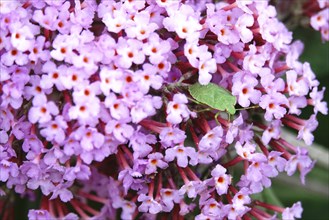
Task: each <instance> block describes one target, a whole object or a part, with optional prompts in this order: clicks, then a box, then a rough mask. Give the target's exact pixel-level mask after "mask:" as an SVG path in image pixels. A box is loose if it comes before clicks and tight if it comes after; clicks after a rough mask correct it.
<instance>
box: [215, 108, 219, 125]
mask: <svg viewBox="0 0 329 220" xmlns="http://www.w3.org/2000/svg"><path fill="white" fill-rule="evenodd" d="M219 113H220V111H218V112H217V113H216V115H215V121H216V124H217V125H220V123H219V121H218V119H217V118H218V115H219Z"/></svg>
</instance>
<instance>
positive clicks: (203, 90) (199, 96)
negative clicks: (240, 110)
mask: <svg viewBox="0 0 329 220" xmlns="http://www.w3.org/2000/svg"><path fill="white" fill-rule="evenodd" d="M188 90H189V92H190V94H191V96H192V97H193V98H194V99H195V100H197V101H198V102H201V103H202V104H206V105H208V106H210V107H212V108H214V109H217V110H221V111H227V112H229V113H230V114H232V115H233V114H235V112H236V109H235V107H234V106H235V104H236V97H235V96H233V95H232V94H231V93H230V92H229V91H227V90H226V89H224V88H222V87H220V86H218V85H216V84H214V83H209V84H208V85H205V86H204V85H201V84H199V83H196V84H193V85H191V86H189V88H188Z"/></svg>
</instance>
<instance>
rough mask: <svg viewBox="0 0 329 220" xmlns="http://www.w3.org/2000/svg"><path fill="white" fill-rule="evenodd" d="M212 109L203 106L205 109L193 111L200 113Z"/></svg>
mask: <svg viewBox="0 0 329 220" xmlns="http://www.w3.org/2000/svg"><path fill="white" fill-rule="evenodd" d="M211 110H213V109H212V108H205V109H201V110H198V111H194V112H196V113H200V112H206V111H211Z"/></svg>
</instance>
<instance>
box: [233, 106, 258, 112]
mask: <svg viewBox="0 0 329 220" xmlns="http://www.w3.org/2000/svg"><path fill="white" fill-rule="evenodd" d="M254 108H259V105H254V106H249V107H245V108H236V109H235V110H237V111H242V110H247V109H254Z"/></svg>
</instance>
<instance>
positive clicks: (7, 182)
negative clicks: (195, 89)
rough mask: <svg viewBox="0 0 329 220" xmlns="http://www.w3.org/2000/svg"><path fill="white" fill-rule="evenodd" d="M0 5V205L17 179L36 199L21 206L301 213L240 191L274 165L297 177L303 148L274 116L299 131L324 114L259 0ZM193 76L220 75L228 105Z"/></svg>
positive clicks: (206, 214) (170, 214)
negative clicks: (199, 94) (208, 96)
mask: <svg viewBox="0 0 329 220" xmlns="http://www.w3.org/2000/svg"><path fill="white" fill-rule="evenodd" d="M319 3H321V1H319ZM0 6H1V15H0V22H1V36H0V55H1V63H0V68H1V87H0V88H1V89H0V95H1V116H0V123H1V131H0V132H1V139H0V144H1V145H0V169H1V172H0V173H1V175H0V181H1V185H0V186H1V188H0V195H1V197H0V199H1V200H0V207H1V209H2V210H5V211H4V213H5V214H4V215H5V217H7V218H13V216H14V214H15V213H14V209H13V206H12V205H11V204H10V203H9V202H8V201H9V198H11V199H10V201H12V198H13V196H14V195H17V194H18V195H20V196H21V197H23V198H25V199H27V200H30V201H35V200H37V201H38V202H37V204H38V205H37V206H35V207H34V209H31V210H29V212H28V218H29V219H31V220H32V219H33V220H34V219H58V218H59V219H67V220H72V219H79V218H82V219H115V218H120V219H135V218H140V219H156V218H157V217H162V218H172V219H183V217H184V216H185V218H189V217H190V218H192V217H193V216H194V217H195V219H242V218H243V219H251V218H256V219H274V218H277V217H279V216H281V217H282V218H283V219H294V218H300V217H301V213H302V210H303V209H302V206H301V203H300V202H297V203H295V204H292V206H291V207H287V208H284V207H279V206H276V205H273V204H269V203H266V202H263V201H260V200H257V199H255V197H254V195H255V194H257V193H260V192H262V191H263V190H264V189H265V188H269V187H271V182H272V179H273V178H275V177H277V176H278V175H279V173H286V174H287V175H288V176H291V175H293V174H294V173H296V172H297V170H298V172H299V173H300V179H301V182H302V183H304V182H305V176H306V175H307V173H308V172H310V171H311V169H312V168H313V166H314V163H315V162H314V161H313V160H312V159H311V158H310V157H309V155H308V151H307V149H305V148H301V147H300V146H295V145H293V144H291V143H289V142H288V141H286V140H285V139H284V138H283V137H282V136H281V133H282V129H284V128H291V129H293V130H295V131H296V138H297V139H300V140H303V141H304V142H305V143H306V144H308V145H311V144H312V143H313V139H314V137H313V134H312V132H313V131H314V130H315V129H316V127H317V126H318V121H317V119H316V117H317V114H318V113H321V114H327V104H326V103H325V102H324V101H322V99H323V95H324V91H325V89H324V88H321V87H319V81H318V80H317V79H316V77H315V74H314V73H313V71H312V69H311V67H310V64H309V63H307V62H305V63H303V62H301V61H299V60H298V58H299V56H300V54H301V53H302V50H303V45H302V43H301V42H300V41H293V39H292V33H291V32H290V31H288V29H287V28H286V27H285V25H284V24H283V23H282V22H280V21H279V20H278V18H277V13H276V9H275V7H273V6H271V5H269V2H268V1H266V0H264V1H253V0H250V1H249V0H248V1H247V0H245V1H219V2H216V3H212V2H211V1H206V0H203V1H193V0H187V1H178V0H177V1H169V0H138V1H136V0H129V1H114V0H106V1H105V0H104V1H98V0H97V1H96V0H88V1H64V0H56V1H52V0H42V1H34V0H27V1H25V0H24V1H23V0H21V1H20V0H11V1H1V3H0ZM321 7H322V8H324V9H323V10H327V9H328V5H326V4H322V3H321ZM319 13H320V14H321V13H323V15H322V14H321V15H315V16H317V17H315V18H313V17H312V19H311V23H312V26H313V27H314V28H315V29H317V30H320V31H321V32H322V34H323V36H324V38H325V39H326V36H328V17H325V16H327V14H325V12H319ZM319 16H320V19H318V18H319ZM324 21H325V22H324ZM326 33H327V34H326ZM195 83H200V84H201V85H207V84H209V83H213V84H216V85H217V86H219V87H221V88H224V89H226V90H227V91H228V92H229V93H231V94H232V95H234V97H236V100H237V103H236V106H235V108H236V109H237V111H236V113H235V114H234V115H229V114H228V113H227V112H226V111H221V112H219V114H216V113H217V112H218V110H217V109H211V108H209V106H207V105H206V104H207V103H204V104H201V103H199V102H198V100H194V98H193V97H192V96H191V95H190V93H189V90H188V88H189V86H191V85H193V84H195ZM215 98H216V97H214V99H215ZM215 101H216V100H215ZM309 106H310V107H312V108H313V113H312V115H310V116H309V117H306V118H305V116H303V117H302V116H300V114H301V112H302V109H304V108H306V107H309ZM215 117H216V118H215ZM234 170H237V172H235V173H234V175H233V171H234ZM5 207H6V208H5ZM4 208H5V209H4ZM15 212H16V210H15ZM18 215H19V214H18ZM21 217H22V216H21Z"/></svg>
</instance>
